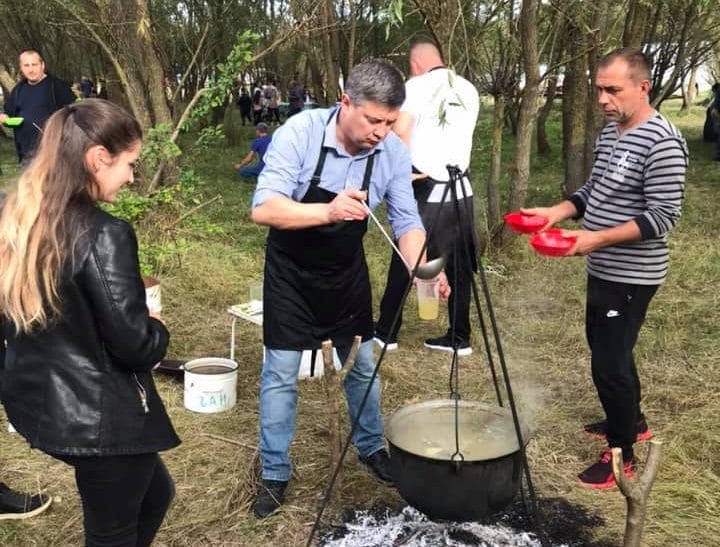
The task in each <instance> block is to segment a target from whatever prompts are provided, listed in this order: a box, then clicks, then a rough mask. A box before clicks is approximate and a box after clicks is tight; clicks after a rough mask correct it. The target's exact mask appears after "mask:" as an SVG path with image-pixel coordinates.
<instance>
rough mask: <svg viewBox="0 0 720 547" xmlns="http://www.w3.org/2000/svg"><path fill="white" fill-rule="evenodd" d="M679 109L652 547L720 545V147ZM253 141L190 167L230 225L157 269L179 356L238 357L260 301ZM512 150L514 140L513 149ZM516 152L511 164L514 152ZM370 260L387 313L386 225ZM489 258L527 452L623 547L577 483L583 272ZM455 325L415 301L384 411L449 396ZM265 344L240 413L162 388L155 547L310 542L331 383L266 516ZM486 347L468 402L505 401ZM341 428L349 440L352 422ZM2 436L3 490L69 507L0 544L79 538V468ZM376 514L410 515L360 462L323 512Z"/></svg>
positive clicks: (652, 335)
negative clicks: (680, 189) (260, 493)
mask: <svg viewBox="0 0 720 547" xmlns="http://www.w3.org/2000/svg"><path fill="white" fill-rule="evenodd" d="M677 108H678V106H677V104H674V103H668V104H667V105H666V106H665V108H664V112H665V113H666V114H668V115H669V116H670V117H671V118H672V119H673V120H674V121H675V122H676V123H677V124H678V125H679V126H680V127H681V129H682V130H683V132H684V134H685V136H686V138H687V140H688V143H689V146H690V150H691V167H690V170H689V173H688V179H687V189H686V200H685V209H684V214H683V217H682V219H681V221H680V223H679V225H678V226H677V228H676V230H675V232H674V233H673V234H672V236H671V239H670V241H671V267H670V275H669V278H668V280H667V282H666V283H665V285H664V286H663V287H662V288H661V289H660V291H659V292H658V294H657V295H656V297H655V299H654V301H653V303H652V304H651V307H650V310H649V313H648V316H647V320H646V323H645V326H644V328H643V330H642V332H641V334H640V341H639V343H638V346H637V348H636V360H637V362H638V366H639V372H640V376H641V379H642V382H643V396H644V403H643V407H644V411H645V413H646V415H647V417H648V421H649V423H650V425H651V427H652V429H653V430H654V431H655V438H656V439H658V440H661V441H662V442H663V449H664V455H663V461H662V467H661V470H660V474H659V476H658V478H657V481H656V483H655V485H654V488H653V491H652V493H651V497H650V503H649V508H648V515H647V522H646V526H645V534H644V540H643V545H647V546H650V547H659V546H685V545H694V546H697V547H701V546H703V547H711V546H714V545H718V543H719V542H720V539H718V538H719V537H720V517H719V516H718V514H719V512H720V459H719V458H718V457H717V454H718V452H720V412H719V411H720V370H719V367H718V364H717V362H718V359H717V355H718V354H720V342H719V341H718V326H719V325H720V320H719V319H720V317H719V315H720V314H718V307H719V304H720V302H719V298H720V297H719V296H718V294H719V293H718V287H719V286H720V284H719V282H720V246H718V244H717V241H718V238H717V232H718V230H719V229H720V215H718V213H717V203H718V201H720V164H718V163H717V162H713V161H711V158H712V152H713V151H712V146H711V145H709V144H705V143H703V142H701V140H700V130H701V127H702V119H703V114H704V111H703V109H702V107H695V108H694V109H693V110H692V111H691V112H690V113H689V114H687V115H683V116H679V115H678V114H677ZM235 115H236V112H234V111H233V112H232V113H230V116H229V122H230V124H231V125H232V124H233V123H237V120H236V119H235ZM485 115H486V117H487V115H488V112H485ZM551 123H552V125H551V127H549V132H550V134H551V135H553V136H554V137H555V141H554V150H553V154H552V155H551V156H549V157H544V158H535V159H534V160H533V170H532V183H531V187H530V193H529V199H528V202H529V204H549V203H550V202H553V201H555V200H557V199H558V198H559V183H560V181H561V180H562V164H561V161H562V160H561V157H560V152H559V150H560V147H561V143H560V141H559V125H560V124H559V119H558V118H557V117H556V118H554V119H553V120H551ZM486 127H487V119H483V120H482V122H481V125H480V127H479V130H478V131H477V133H476V137H477V138H476V150H475V153H474V158H473V166H474V184H475V186H476V188H477V195H478V203H477V205H476V208H477V209H478V210H482V203H483V202H482V195H483V193H484V192H483V188H484V185H485V171H484V166H485V165H487V162H488V154H489V147H490V145H489V142H488V141H487V139H486V129H485V128H486ZM251 133H252V130H251V129H249V128H247V129H238V128H233V130H232V135H231V137H232V139H231V141H230V142H233V143H236V144H234V145H232V146H229V147H227V148H223V149H221V150H220V149H218V150H215V151H212V152H210V153H204V154H196V155H193V156H188V157H186V158H185V159H184V161H185V162H186V164H187V165H186V166H187V167H191V168H192V169H194V170H195V172H196V174H198V175H199V177H200V178H201V179H202V181H203V182H204V185H203V187H202V191H203V194H204V196H203V197H204V198H205V199H210V198H212V197H213V196H214V195H216V194H220V195H222V200H221V201H218V202H214V203H213V204H211V205H210V206H208V207H206V208H204V209H202V210H200V211H198V212H197V213H196V214H195V215H193V218H194V219H195V222H204V223H209V224H212V225H215V226H216V227H217V228H219V229H218V230H216V231H214V232H212V233H213V234H214V235H204V236H198V235H197V234H194V232H193V227H192V226H193V223H191V222H189V223H188V226H187V227H182V228H181V231H182V235H183V237H186V238H187V239H188V240H189V244H188V248H187V249H186V250H185V251H183V253H182V255H181V256H180V257H179V259H178V260H173V261H167V262H166V269H165V271H163V272H162V275H161V281H162V287H163V288H162V290H163V307H164V312H163V313H164V316H165V318H166V320H167V323H168V327H169V329H170V331H171V333H172V343H171V348H170V352H169V357H171V358H178V359H187V358H194V357H201V356H223V357H226V356H227V355H228V353H229V341H230V321H229V318H228V315H227V314H226V308H227V306H228V305H230V304H233V303H238V302H242V301H244V300H246V299H247V294H248V288H249V286H250V285H251V283H253V282H255V281H258V280H260V279H261V278H262V267H263V244H264V238H265V230H264V229H261V228H259V227H257V226H255V225H254V224H252V223H251V222H250V219H249V204H250V199H251V196H252V190H253V188H252V185H250V184H248V183H246V182H242V181H240V180H238V179H236V178H235V177H234V175H233V173H232V169H231V165H232V163H233V162H234V161H236V160H237V158H240V157H242V155H244V154H245V152H246V147H247V143H248V142H249V140H250V138H251V136H252V135H251ZM507 142H508V143H509V144H508V146H510V144H511V139H510V137H508V141H507ZM0 147H1V148H0V166H2V168H3V170H4V171H5V172H6V173H9V172H14V171H16V167H15V164H14V157H13V156H12V155H11V151H10V149H11V142H10V141H2V143H0ZM503 155H504V158H506V160H508V161H509V160H510V158H511V156H512V151H511V149H508V150H506V152H505V153H504V154H503ZM5 180H6V181H7V180H8V177H6V178H5ZM148 230H149V228H147V227H141V228H140V229H139V230H138V231H139V234H140V237H141V239H142V238H149V237H150V232H149V231H148ZM205 233H207V232H205ZM366 251H367V255H368V263H369V265H370V271H371V277H372V283H373V289H374V297H375V299H376V302H377V299H378V298H379V296H380V295H381V294H382V290H383V284H384V279H385V272H386V267H387V262H388V259H389V248H388V246H387V244H386V243H385V242H384V240H383V239H382V237H381V235H380V234H379V232H378V231H377V230H376V229H373V228H372V227H371V228H370V230H369V233H368V235H367V236H366ZM486 260H487V264H488V266H489V268H488V272H489V273H488V279H489V283H490V291H491V294H492V297H493V304H494V308H495V313H496V315H497V321H498V325H499V329H500V334H501V337H502V341H503V347H504V350H505V354H506V358H507V363H508V367H509V370H510V378H511V381H512V385H513V389H514V391H515V393H516V396H517V398H518V399H519V405H520V408H521V412H522V414H523V415H524V416H525V417H526V419H528V421H529V422H530V423H531V425H532V427H533V431H534V432H533V436H532V439H531V441H530V443H529V446H528V458H529V463H530V469H531V473H532V476H533V480H534V483H535V486H536V489H537V491H538V495H539V496H540V497H541V498H563V499H565V500H566V501H567V502H568V503H570V504H573V505H577V506H580V507H582V508H584V509H585V510H586V511H588V512H589V513H591V514H593V515H597V516H598V517H600V518H601V519H602V524H600V525H598V526H596V527H594V528H592V529H590V530H588V531H587V532H588V534H589V537H592V538H593V542H597V544H598V545H599V544H605V545H608V544H609V545H613V544H621V543H622V534H623V530H624V527H625V500H624V498H623V497H622V495H621V494H620V493H619V492H618V491H617V490H611V491H606V492H595V491H589V490H586V489H584V488H582V487H580V486H578V485H577V484H576V483H575V475H576V474H577V473H578V472H579V471H581V470H582V469H583V468H584V467H585V466H586V465H588V464H589V463H590V462H592V461H594V460H595V459H596V458H597V457H598V455H599V453H600V452H601V450H602V445H601V444H600V443H596V442H590V441H588V439H587V438H586V437H585V436H583V435H582V434H581V432H580V429H581V425H582V424H583V423H585V422H587V421H591V420H592V421H594V420H595V419H596V418H599V417H600V416H601V409H600V405H599V402H598V400H597V397H596V395H595V390H594V387H593V385H592V381H591V378H590V372H589V358H588V351H587V348H586V344H585V340H584V322H583V317H584V301H585V292H584V282H585V272H584V263H583V260H582V259H580V258H567V259H548V258H540V257H538V256H537V255H535V254H534V253H533V252H532V251H531V249H530V248H529V246H528V245H527V241H526V240H525V239H522V238H519V239H518V240H517V241H516V242H515V244H514V245H513V246H512V248H510V249H508V250H506V251H505V252H503V253H502V254H493V255H489V256H487V257H486ZM476 319H477V318H476ZM446 322H447V321H446V317H445V316H444V315H443V314H442V312H441V319H440V320H439V321H437V322H423V321H419V320H418V319H417V313H416V312H415V306H414V300H413V297H412V296H411V299H410V302H409V303H408V306H407V311H406V314H405V324H404V327H403V330H402V331H401V333H400V339H399V342H400V349H399V350H398V351H396V352H393V353H391V354H388V355H387V356H386V358H385V360H384V362H383V366H382V372H381V374H382V378H383V404H384V411H385V413H386V415H389V414H391V413H392V412H393V411H394V410H395V409H397V408H398V407H400V406H401V405H402V404H403V403H404V402H405V401H408V400H415V399H433V398H444V397H446V396H447V395H448V387H447V386H448V376H449V372H450V359H449V358H448V356H447V355H446V354H443V355H438V354H437V353H433V352H430V351H429V350H426V349H424V348H423V346H422V342H423V340H424V338H425V337H426V336H428V335H434V334H436V333H442V332H444V329H445V327H446ZM476 324H477V321H475V322H474V325H476ZM261 343H262V341H261V332H260V329H259V328H258V327H256V326H254V325H251V324H239V325H238V332H237V344H238V351H237V355H236V358H237V360H238V362H239V364H240V372H239V378H238V402H237V405H236V406H235V407H234V408H233V409H232V410H231V411H227V412H224V413H220V414H213V415H199V414H193V413H191V412H189V411H187V410H185V409H184V407H183V400H182V399H183V386H182V384H181V383H179V382H177V381H175V380H173V379H170V378H168V377H164V376H159V377H158V385H159V389H160V391H161V395H162V397H163V399H164V401H165V403H166V406H167V408H168V410H169V412H170V414H171V417H172V419H173V422H174V424H175V425H176V428H177V430H178V433H179V435H180V437H181V438H182V439H183V444H182V445H181V446H180V447H179V448H177V449H175V450H173V451H171V452H169V453H166V454H165V456H164V457H165V460H166V462H167V463H168V466H169V468H170V471H171V473H172V475H173V476H174V479H175V481H176V487H177V496H176V499H175V502H174V504H173V506H172V508H171V510H170V512H169V514H168V516H167V518H166V521H165V523H164V525H163V527H162V528H161V530H160V532H159V535H158V537H157V541H156V545H160V546H171V545H172V546H197V545H222V546H263V545H304V544H305V541H306V538H307V534H308V532H309V530H310V526H311V525H312V522H313V520H314V518H315V514H316V509H317V504H318V502H319V500H320V499H321V496H322V493H323V491H324V488H325V484H326V480H327V478H328V456H327V453H328V447H327V426H326V424H327V423H328V417H327V414H326V396H325V393H324V388H323V384H322V382H321V381H318V380H303V381H302V382H301V383H300V404H299V418H298V427H297V434H296V440H295V443H294V445H293V448H292V457H293V459H294V463H295V475H294V477H293V481H292V483H291V486H290V489H289V492H288V499H287V505H286V506H284V509H283V510H282V511H281V512H280V513H279V514H278V515H277V516H273V517H272V518H269V519H266V520H264V521H257V520H255V518H253V517H252V515H251V514H250V512H249V507H250V503H251V500H252V496H253V491H254V480H255V473H256V469H257V455H256V451H255V446H256V444H257V392H258V382H259V372H260V367H261V360H262V346H261ZM473 344H474V347H475V349H476V351H475V352H474V353H473V355H472V356H470V357H466V358H463V359H461V367H460V386H461V389H460V391H461V394H462V396H463V397H464V398H466V399H477V400H482V401H487V402H494V390H493V387H492V381H491V378H490V374H489V370H488V365H487V360H486V358H485V356H484V352H483V351H482V342H481V338H480V336H479V333H478V331H477V329H476V331H475V333H474V339H473ZM344 423H345V430H344V431H345V432H346V431H347V419H346V418H345V422H344ZM5 431H6V422H5V418H4V415H3V414H2V413H0V439H1V440H0V443H1V445H0V446H2V450H1V451H0V480H1V481H4V482H7V483H9V484H11V485H12V486H13V487H16V488H20V489H24V490H36V489H38V488H41V489H43V490H44V491H46V492H49V493H51V494H53V495H54V496H56V497H57V498H58V499H57V500H56V503H55V504H54V505H53V506H52V508H51V509H50V510H49V511H48V512H46V513H44V514H43V515H41V516H38V517H36V518H33V519H30V520H27V521H15V522H13V521H0V545H13V546H14V545H18V546H31V545H33V546H34V545H37V546H46V545H58V546H65V545H68V546H69V545H79V544H81V542H82V512H81V509H80V504H79V499H78V496H77V493H76V491H75V486H74V481H73V477H72V473H71V471H70V469H69V468H68V467H67V466H65V465H64V464H62V463H59V462H56V461H54V460H52V459H51V458H49V457H47V456H45V455H44V454H42V453H40V452H38V451H34V450H31V449H29V448H28V446H27V444H26V443H25V442H24V441H23V440H22V439H21V438H20V437H19V436H18V435H12V434H8V433H6V432H5ZM229 441H233V442H229ZM646 447H647V445H638V446H637V449H636V452H637V454H638V456H639V459H640V467H641V468H642V464H643V462H644V459H645V456H646ZM378 504H380V505H388V506H390V507H392V508H395V509H399V508H401V507H403V506H404V502H403V500H402V499H401V498H400V497H399V496H398V494H397V493H396V492H395V491H394V490H391V489H388V488H385V487H383V486H381V485H379V484H377V483H376V482H375V481H374V480H373V479H372V478H371V477H370V476H369V475H368V474H367V473H366V472H365V471H364V470H363V469H362V468H361V466H360V465H359V464H358V462H357V458H356V457H355V455H354V454H353V453H352V451H351V452H350V453H349V456H348V458H347V459H346V461H345V463H344V468H343V470H342V485H341V488H340V490H339V492H338V500H337V505H335V506H333V507H332V508H331V510H330V511H328V512H326V515H327V522H326V524H328V525H330V524H333V523H337V522H338V521H339V515H340V514H341V512H340V510H341V509H348V508H353V509H362V508H369V507H372V506H374V505H378Z"/></svg>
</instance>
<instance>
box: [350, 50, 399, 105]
mask: <svg viewBox="0 0 720 547" xmlns="http://www.w3.org/2000/svg"><path fill="white" fill-rule="evenodd" d="M345 93H346V94H347V96H348V97H350V100H351V101H352V102H353V103H356V104H358V103H364V102H368V101H371V102H374V103H379V104H381V105H384V106H387V107H389V108H400V106H402V104H403V103H404V102H405V81H404V80H403V75H402V73H401V72H400V71H399V70H398V69H397V68H396V67H395V65H393V64H392V63H391V62H390V61H386V60H385V59H369V60H367V61H363V62H362V63H359V64H357V65H355V66H354V67H352V69H351V70H350V74H348V77H347V81H346V82H345Z"/></svg>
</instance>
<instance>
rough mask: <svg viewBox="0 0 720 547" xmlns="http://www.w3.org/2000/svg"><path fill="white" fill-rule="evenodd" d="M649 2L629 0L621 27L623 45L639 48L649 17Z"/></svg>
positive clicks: (650, 4) (646, 0)
mask: <svg viewBox="0 0 720 547" xmlns="http://www.w3.org/2000/svg"><path fill="white" fill-rule="evenodd" d="M651 6H652V3H651V2H648V0H630V1H629V2H628V7H627V15H626V16H625V27H624V28H623V38H622V43H623V47H631V48H635V49H640V46H641V45H642V42H643V36H644V35H645V30H646V28H647V25H648V21H649V19H650V11H651V10H650V8H651Z"/></svg>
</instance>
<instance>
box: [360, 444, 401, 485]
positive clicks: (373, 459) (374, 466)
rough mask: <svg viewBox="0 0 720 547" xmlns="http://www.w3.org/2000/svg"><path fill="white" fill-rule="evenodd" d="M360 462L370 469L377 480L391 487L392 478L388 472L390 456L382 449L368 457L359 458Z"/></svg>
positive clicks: (389, 471)
mask: <svg viewBox="0 0 720 547" xmlns="http://www.w3.org/2000/svg"><path fill="white" fill-rule="evenodd" d="M360 461H361V462H362V463H363V464H364V465H365V466H366V467H367V468H368V469H370V471H372V472H373V474H374V475H375V476H376V477H377V478H378V479H380V480H381V481H382V482H384V483H385V484H387V485H388V486H392V484H393V478H392V472H391V470H390V456H388V453H387V452H386V451H385V449H384V448H381V449H380V450H378V451H377V452H373V453H372V454H370V455H369V456H365V457H363V456H360Z"/></svg>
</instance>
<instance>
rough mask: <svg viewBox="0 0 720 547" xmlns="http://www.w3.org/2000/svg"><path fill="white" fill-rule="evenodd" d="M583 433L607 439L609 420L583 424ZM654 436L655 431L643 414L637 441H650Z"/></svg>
mask: <svg viewBox="0 0 720 547" xmlns="http://www.w3.org/2000/svg"><path fill="white" fill-rule="evenodd" d="M583 433H585V434H586V435H590V436H591V437H593V438H595V439H598V440H601V441H607V420H603V421H602V422H594V423H592V424H585V425H584V426H583ZM652 438H653V432H652V430H651V429H650V428H649V427H648V424H647V421H646V420H645V416H641V417H640V419H639V420H638V423H637V437H635V442H638V443H641V442H644V441H649V440H650V439H652Z"/></svg>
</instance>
